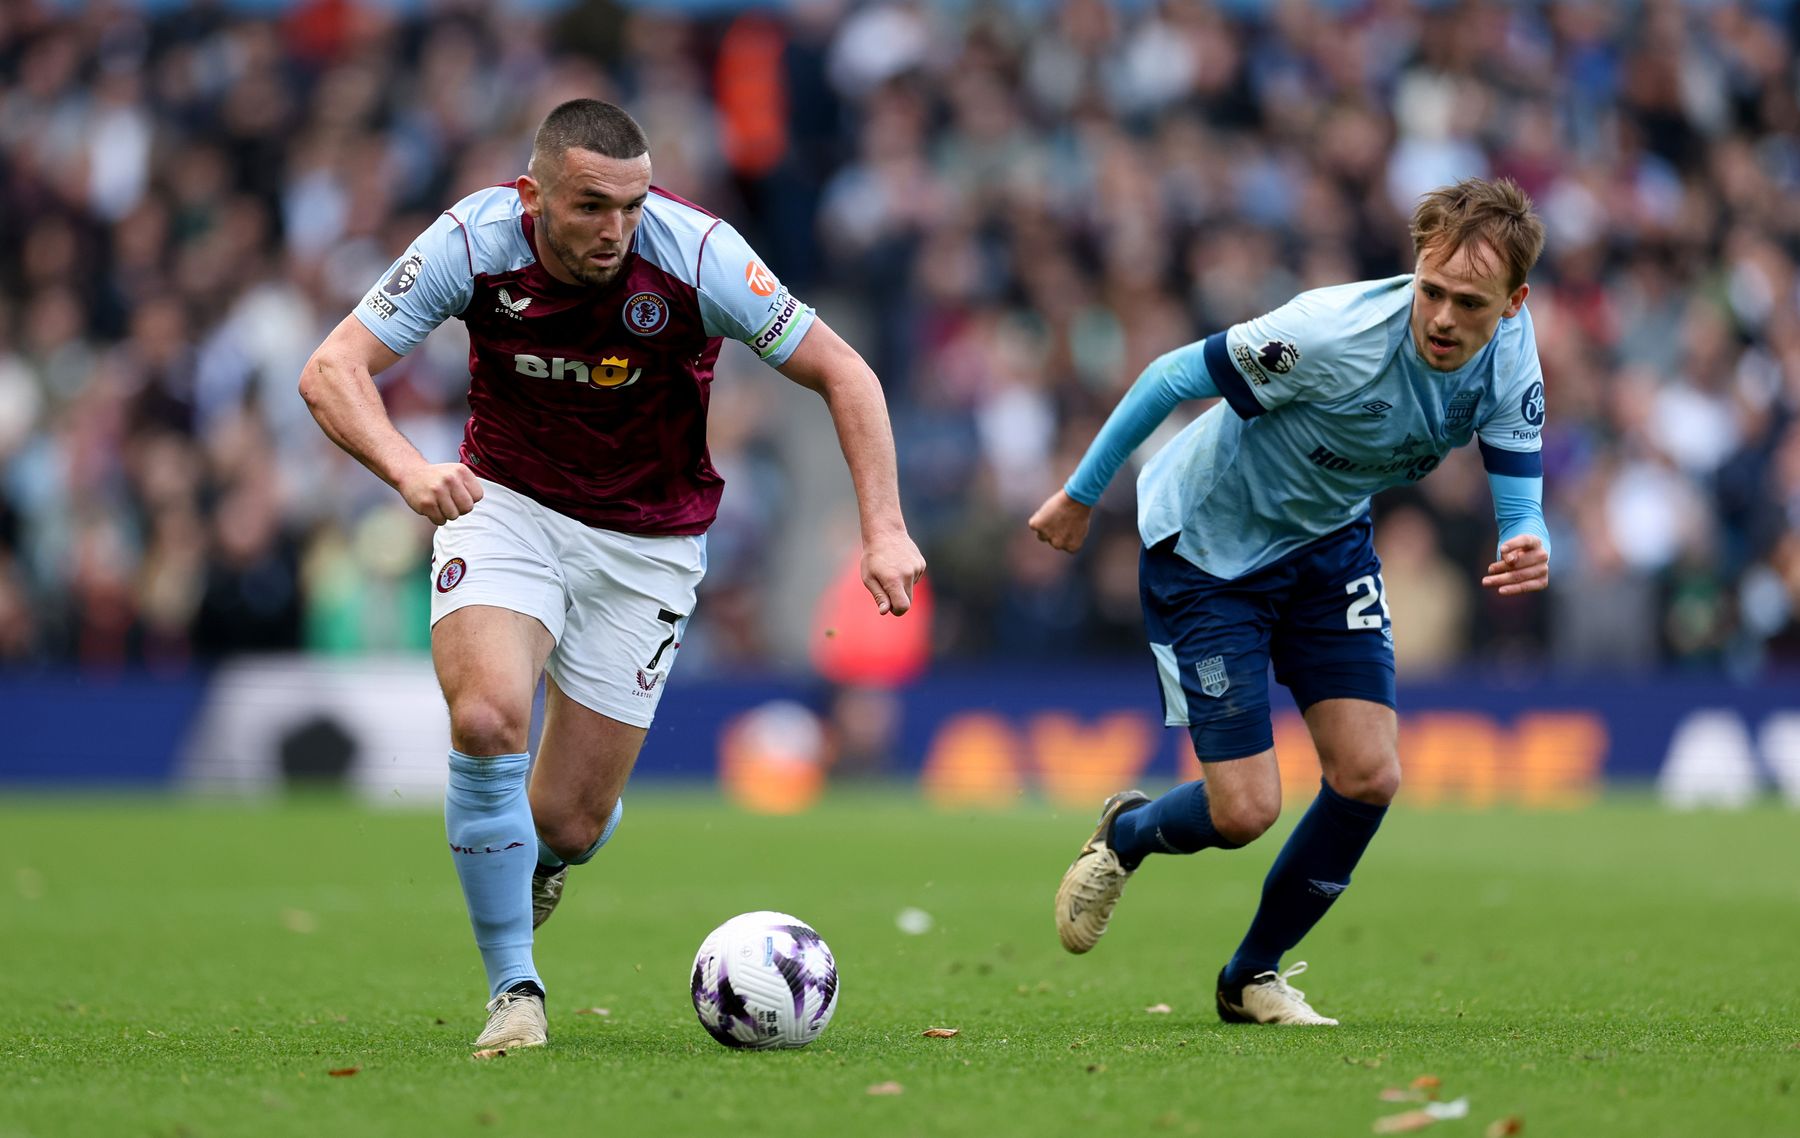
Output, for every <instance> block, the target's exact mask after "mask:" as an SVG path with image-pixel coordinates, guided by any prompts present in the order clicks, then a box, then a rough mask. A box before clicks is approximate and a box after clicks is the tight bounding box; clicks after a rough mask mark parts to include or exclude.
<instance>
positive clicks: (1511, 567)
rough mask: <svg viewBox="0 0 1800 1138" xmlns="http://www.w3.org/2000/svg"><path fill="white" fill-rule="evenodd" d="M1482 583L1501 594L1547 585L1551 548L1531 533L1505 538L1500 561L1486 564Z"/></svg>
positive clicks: (1534, 589) (1536, 589) (1548, 583)
mask: <svg viewBox="0 0 1800 1138" xmlns="http://www.w3.org/2000/svg"><path fill="white" fill-rule="evenodd" d="M1481 585H1482V588H1485V589H1493V590H1495V591H1496V592H1498V593H1499V594H1500V595H1501V596H1503V597H1510V596H1515V595H1517V594H1519V593H1535V592H1537V591H1538V590H1540V589H1547V588H1549V587H1550V551H1549V550H1548V549H1545V548H1544V540H1543V538H1540V537H1539V536H1538V535H1536V534H1534V533H1522V534H1520V535H1519V536H1517V537H1513V538H1508V539H1507V541H1506V544H1504V545H1502V546H1501V547H1500V560H1498V561H1496V562H1494V563H1493V564H1492V565H1489V566H1488V568H1487V576H1485V577H1483V578H1482V579H1481Z"/></svg>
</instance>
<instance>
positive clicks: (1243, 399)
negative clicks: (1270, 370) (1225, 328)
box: [1204, 332, 1268, 419]
mask: <svg viewBox="0 0 1800 1138" xmlns="http://www.w3.org/2000/svg"><path fill="white" fill-rule="evenodd" d="M1204 358H1205V360H1206V373H1207V374H1208V375H1210V376H1211V377H1212V381H1213V383H1215V384H1217V385H1218V388H1219V394H1220V395H1223V396H1224V397H1225V402H1227V403H1229V404H1231V409H1232V410H1233V411H1236V412H1237V414H1238V418H1240V419H1254V418H1256V417H1257V416H1258V415H1261V414H1263V413H1264V412H1266V411H1267V410H1268V408H1267V407H1264V406H1263V405H1262V404H1261V403H1259V402H1257V400H1256V396H1254V395H1252V394H1251V393H1250V385H1249V384H1248V383H1245V382H1244V377H1243V375H1241V374H1240V373H1239V372H1238V369H1237V368H1235V367H1232V366H1231V355H1230V353H1229V352H1227V351H1226V350H1225V333H1224V332H1214V333H1213V334H1212V335H1210V336H1208V337H1207V338H1206V348H1205V350H1204Z"/></svg>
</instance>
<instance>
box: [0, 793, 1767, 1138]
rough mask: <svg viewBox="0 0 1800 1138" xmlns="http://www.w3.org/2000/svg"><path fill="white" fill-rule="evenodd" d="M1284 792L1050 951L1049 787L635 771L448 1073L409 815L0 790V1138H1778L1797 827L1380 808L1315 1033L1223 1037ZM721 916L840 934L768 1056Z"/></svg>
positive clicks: (421, 867) (450, 918) (452, 1046)
mask: <svg viewBox="0 0 1800 1138" xmlns="http://www.w3.org/2000/svg"><path fill="white" fill-rule="evenodd" d="M1295 805H1296V804H1290V809H1289V811H1288V816H1287V817H1286V818H1284V820H1283V823H1282V826H1281V827H1280V828H1278V830H1277V831H1276V832H1275V833H1272V834H1271V835H1270V836H1269V837H1268V838H1266V839H1265V840H1264V841H1262V842H1259V843H1258V844H1257V845H1256V846H1254V847H1252V848H1251V849H1249V850H1246V851H1242V852H1237V853H1231V854H1225V853H1220V852H1212V853H1206V854H1202V855H1200V856H1198V857H1194V858H1183V859H1176V858H1155V859H1152V861H1151V862H1150V863H1149V865H1148V866H1147V868H1146V870H1145V871H1144V872H1143V873H1142V874H1140V875H1139V876H1138V878H1137V879H1136V880H1134V881H1133V883H1132V886H1131V890H1130V892H1129V893H1128V894H1127V895H1126V897H1125V900H1124V902H1123V904H1122V905H1121V906H1120V909H1119V913H1118V916H1117V917H1116V919H1115V921H1114V924H1113V928H1112V931H1111V932H1110V933H1109V934H1108V936H1107V938H1106V940H1105V941H1104V942H1103V943H1102V944H1101V945H1100V947H1099V948H1098V949H1096V950H1095V952H1094V953H1092V954H1091V955H1089V956H1087V957H1079V958H1078V957H1071V956H1067V955H1065V954H1064V953H1063V952H1062V950H1061V948H1060V947H1059V946H1058V944H1057V940H1056V935H1055V932H1054V929H1053V926H1052V923H1051V913H1050V898H1051V895H1052V892H1053V890H1054V888H1055V885H1056V882H1057V879H1058V877H1059V875H1060V874H1061V871H1062V869H1063V867H1064V866H1065V865H1066V863H1067V861H1068V859H1069V857H1070V856H1071V855H1072V854H1073V852H1074V850H1075V848H1076V847H1077V846H1078V845H1079V843H1080V841H1081V840H1082V838H1083V836H1084V833H1085V831H1086V830H1087V828H1088V827H1089V825H1090V824H1091V819H1090V816H1089V815H1088V814H1087V813H1086V812H1082V813H1079V814H1077V813H1070V812H1062V813H1060V814H1059V813H1057V812H1055V811H1053V810H1051V809H1050V808H1049V807H1045V806H1027V807H1023V808H1020V809H1017V810H1014V811H1009V812H1006V813H1000V814H995V815H992V816H976V815H964V814H957V815H950V814H940V813H934V812H931V811H929V810H927V809H926V808H924V807H923V806H922V805H920V803H919V802H918V800H917V799H916V798H914V797H913V796H912V794H911V792H910V791H902V790H896V791H894V792H892V793H891V794H887V795H876V794H872V793H871V794H868V795H860V796H852V797H846V798H836V799H832V800H830V801H828V802H827V804H826V805H824V806H822V807H821V808H820V809H818V810H816V811H814V812H813V813H810V814H808V815H804V816H801V817H794V818H758V817H752V816H747V815H744V814H741V813H738V812H736V811H734V810H732V809H730V808H729V807H727V806H725V805H723V804H722V803H721V802H719V801H718V800H717V799H715V798H713V797H712V796H710V795H708V794H700V793H679V792H671V791H660V792H658V791H655V790H645V791H642V792H635V793H634V794H633V795H631V800H630V803H629V809H628V811H627V814H626V819H625V823H624V825H623V827H622V828H621V830H620V832H619V836H618V838H617V839H616V840H615V842H614V843H613V844H612V845H611V846H610V847H609V848H608V849H607V850H606V851H605V852H604V853H603V854H602V855H601V856H600V857H599V858H598V859H597V860H596V861H595V862H594V864H593V865H591V866H589V867H587V868H585V869H582V870H579V871H577V872H576V874H575V875H574V877H573V878H572V880H571V883H570V887H569V893H568V895H567V898H566V900H565V903H564V906H563V909H562V910H561V911H560V912H559V913H558V914H557V915H556V918H555V919H554V920H553V921H551V922H550V924H548V925H547V926H545V928H544V930H543V932H542V935H541V936H540V938H539V944H538V961H539V965H540V967H541V968H542V969H543V970H544V973H545V977H546V979H547V981H548V983H549V986H550V1012H551V1044H550V1046H549V1047H547V1048H543V1049H541V1050H537V1051H527V1052H522V1053H515V1054H513V1055H509V1056H507V1057H505V1058H503V1059H498V1060H492V1061H485V1062H479V1061H475V1060H473V1059H472V1058H471V1057H470V1047H469V1041H470V1040H471V1039H472V1038H473V1037H474V1035H475V1033H476V1031H477V1030H478V1029H479V1028H480V1025H481V1020H482V1016H481V1006H480V1005H481V1002H482V997H483V985H482V980H481V975H480V968H479V961H478V958H477V956H476V953H475V949H474V946H473V944H472V943H471V941H470V937H469V931H468V926H467V923H466V920H465V918H464V915H463V911H462V906H461V901H460V897H459V895H458V893H457V890H456V884H455V880H454V876H453V873H452V869H451V866H450V862H449V856H448V854H447V853H446V852H445V849H444V840H443V830H442V823H441V819H439V818H438V817H437V816H435V815H433V814H431V813H429V812H412V811H381V810H372V809H368V808H363V807H356V806H353V805H350V804H347V803H338V802H326V801H315V802H303V803H297V804H289V805H285V806H242V805H226V804H206V803H191V802H179V801H174V800H166V799H153V800H140V801H124V802H121V801H116V800H114V801H106V802H95V801H81V800H70V799H65V798H46V799H36V798H29V797H16V796H15V797H12V798H10V799H8V800H7V801H6V802H5V803H4V804H0V834H4V853H0V937H3V939H0V944H3V945H4V950H3V952H0V962H3V963H4V967H0V995H3V1000H0V1008H4V1015H3V1017H0V1023H3V1024H4V1025H5V1030H4V1032H3V1034H0V1136H4V1138H15V1136H23V1135H30V1136H49V1135H106V1136H115V1135H150V1136H164V1138H174V1136H195V1138H201V1136H214V1135H255V1136H257V1138H273V1136H276V1135H313V1136H316V1135H325V1136H329V1138H346V1136H350V1135H361V1134H383V1135H413V1134H417V1135H432V1136H437V1135H451V1134H510V1135H531V1136H544V1138H550V1136H556V1135H579V1136H583V1138H587V1136H597V1135H648V1134H654V1135H662V1134H741V1135H755V1134H780V1135H795V1134H844V1133H851V1134H856V1135H859V1136H868V1138H881V1136H886V1135H940V1134H969V1135H982V1136H984V1138H999V1136H1005V1135H1030V1136H1033V1138H1047V1136H1050V1135H1063V1134H1070V1135H1084V1136H1085V1135H1093V1136H1100V1135H1124V1134H1133V1135H1136V1134H1145V1135H1157V1134H1164V1133H1167V1134H1199V1135H1248V1134H1257V1135H1288V1134H1292V1135H1308V1136H1315V1135H1340V1134H1341V1135H1361V1134H1369V1133H1370V1132H1371V1127H1372V1125H1373V1124H1374V1123H1375V1121H1376V1120H1377V1119H1379V1118H1381V1117H1383V1116H1384V1115H1389V1114H1393V1113H1396V1112H1399V1111H1402V1110H1405V1109H1407V1108H1406V1107H1405V1106H1404V1105H1401V1104H1394V1103H1388V1102H1383V1101H1381V1100H1380V1098H1379V1095H1380V1092H1381V1091H1382V1090H1383V1088H1388V1087H1406V1086H1408V1085H1410V1084H1411V1083H1412V1081H1413V1080H1414V1079H1415V1078H1417V1077H1419V1076H1424V1075H1431V1076H1435V1077H1436V1078H1437V1079H1438V1080H1439V1081H1440V1084H1441V1088H1440V1090H1439V1091H1438V1094H1439V1096H1440V1097H1441V1098H1443V1099H1454V1098H1457V1097H1461V1096H1467V1098H1468V1099H1469V1102H1470V1106H1471V1109H1470V1114H1469V1116H1468V1117H1467V1118H1465V1119H1461V1120H1453V1121H1444V1122H1440V1123H1438V1124H1437V1125H1436V1126H1434V1127H1432V1130H1431V1132H1432V1133H1433V1134H1438V1135H1444V1136H1445V1138H1453V1136H1456V1135H1465V1136H1471V1138H1473V1136H1479V1135H1482V1134H1484V1133H1485V1132H1486V1131H1487V1129H1488V1127H1489V1126H1490V1124H1492V1123H1494V1122H1495V1121H1496V1120H1499V1119H1502V1118H1506V1117H1513V1118H1517V1119H1519V1120H1521V1121H1522V1122H1523V1124H1524V1130H1523V1133H1524V1134H1526V1135H1531V1136H1547V1135H1579V1136H1592V1135H1622V1136H1629V1138H1649V1136H1652V1135H1682V1136H1692V1135H1703V1136H1706V1138H1739V1136H1744V1135H1788V1136H1791V1135H1797V1134H1800V1085H1797V1084H1800V815H1796V814H1795V813H1794V812H1792V811H1789V810H1782V809H1778V808H1775V807H1763V808H1760V809H1757V810H1752V811H1749V812H1745V813H1736V814H1705V813H1703V814H1674V813H1668V812H1665V811H1663V810H1661V809H1659V808H1658V807H1656V806H1654V805H1652V804H1651V803H1649V802H1647V801H1644V800H1641V799H1623V800H1620V799H1614V800H1609V801H1607V802H1606V803H1604V804H1602V805H1600V806H1598V807H1596V808H1594V809H1591V810H1588V811H1584V812H1578V813H1557V814H1548V813H1546V814H1523V813H1508V812H1496V813H1480V814H1474V813H1452V812H1438V813H1426V812H1411V811H1406V810H1404V809H1397V810H1396V811H1395V813H1394V814H1393V815H1392V816H1391V817H1390V819H1389V821H1388V824H1387V826H1386V827H1385V828H1384V830H1383V832H1382V834H1381V836H1380V838H1379V839H1378V840H1377V842H1376V844H1375V846H1374V847H1373V849H1372V850H1371V851H1370V854H1369V856H1368V857H1367V859H1366V860H1365V861H1364V863H1363V865H1362V867H1361V868H1360V869H1359V870H1358V872H1357V875H1356V884H1355V885H1354V886H1353V887H1352V888H1351V889H1350V891H1349V892H1348V893H1346V894H1345V896H1344V898H1343V900H1342V901H1340V902H1339V903H1338V906H1337V908H1336V910H1335V911H1334V912H1333V913H1332V914H1331V915H1330V916H1329V917H1327V919H1326V921H1325V923H1324V924H1323V925H1321V926H1320V927H1319V929H1318V930H1316V931H1315V932H1314V934H1313V936H1312V937H1311V938H1310V940H1309V941H1308V942H1307V943H1306V944H1304V945H1302V946H1301V950H1300V952H1299V953H1298V954H1297V955H1298V956H1299V957H1302V958H1304V959H1307V960H1309V961H1310V962H1311V963H1312V971H1311V973H1310V974H1309V975H1307V976H1306V977H1305V978H1304V979H1302V980H1301V981H1300V986H1301V987H1303V988H1305V989H1306V990H1307V992H1308V993H1309V995H1310V996H1311V997H1312V999H1313V1001H1314V1003H1315V1005H1316V1006H1318V1007H1319V1008H1320V1010H1322V1011H1324V1012H1326V1013H1327V1014H1331V1015H1336V1016H1338V1017H1340V1018H1341V1019H1342V1020H1343V1021H1344V1026H1342V1027H1339V1028H1335V1029H1311V1030H1308V1029H1274V1028H1259V1027H1228V1026H1225V1025H1223V1024H1220V1023H1219V1022H1218V1021H1217V1019H1216V1018H1215V1016H1214V1013H1213V1010H1212V1006H1211V1005H1212V981H1213V976H1214V974H1215V972H1216V971H1217V969H1218V967H1219V965H1220V963H1221V962H1222V961H1223V960H1224V958H1225V957H1226V956H1227V955H1228V954H1229V952H1230V950H1231V948H1232V947H1233V945H1234V944H1235V943H1236V940H1237V937H1238V936H1239V934H1240V933H1241V931H1242V929H1243V926H1244V923H1245V921H1246V920H1247V919H1248V916H1249V913H1250V911H1251V909H1252V906H1253V905H1254V902H1255V898H1256V895H1257V890H1258V888H1259V885H1260V882H1261V878H1262V874H1263V873H1264V871H1265V870H1266V868H1267V866H1268V863H1269V861H1270V860H1271V858H1272V857H1273V856H1274V853H1275V849H1276V846H1277V843H1278V842H1279V840H1280V838H1281V836H1282V834H1284V833H1285V829H1286V826H1287V825H1289V824H1291V822H1292V821H1293V819H1294V818H1295V817H1297V815H1298V810H1297V809H1294V808H1293V807H1294V806H1295ZM908 906H917V907H919V908H922V909H924V910H926V911H927V912H929V913H930V914H931V915H932V916H933V917H934V918H935V925H934V927H933V928H932V929H931V930H930V931H929V932H927V933H925V934H923V935H907V934H905V933H902V932H901V931H900V930H899V929H898V928H897V927H896V924H895V916H896V914H897V913H898V912H899V911H900V910H901V909H902V908H905V907H908ZM757 908H776V909H784V910H788V911H790V912H793V913H795V914H797V915H799V916H801V917H802V918H804V919H806V920H809V921H811V922H812V923H813V924H814V925H816V926H817V927H818V928H819V930H820V931H821V932H822V933H823V934H824V936H825V938H826V940H827V941H828V942H829V943H830V944H831V946H832V948H833V950H834V951H835V952H836V954H837V958H838V961H839V965H840V969H841V973H842V980H843V996H842V1001H841V1003H840V1005H839V1008H838V1012H837V1018H836V1020H835V1022H834V1023H833V1024H832V1026H831V1027H830V1029H829V1030H828V1031H827V1032H826V1033H825V1035H824V1037H823V1038H821V1039H820V1040H819V1041H818V1042H817V1043H815V1044H814V1045H813V1046H812V1047H810V1048H808V1049H806V1050H804V1051H798V1052H786V1053H768V1054H756V1053H739V1052H730V1051H727V1050H725V1049H723V1048H721V1047H720V1046H719V1045H717V1044H716V1043H714V1042H713V1041H712V1040H711V1039H710V1038H709V1037H708V1036H707V1035H706V1034H705V1033H704V1032H703V1031H702V1030H701V1028H700V1026H699V1025H698V1023H697V1022H696V1021H695V1019H694V1015H693V1011H692V1008H691V1006H690V1005H689V1002H688V991H687V980H688V970H689V966H690V961H691V960H692V958H693V952H694V950H695V948H696V947H697V946H698V945H699V943H700V940H701V938H702V937H703V936H704V935H705V934H706V932H707V931H708V930H710V929H711V928H712V927H713V926H714V925H716V924H718V923H719V922H720V921H722V920H723V919H725V918H726V917H729V916H732V915H734V914H736V913H738V912H742V911H745V910H749V909H757ZM1161 1004H1166V1005H1168V1007H1169V1008H1170V1011H1168V1012H1167V1013H1160V1014H1159V1013H1152V1012H1149V1011H1147V1010H1146V1009H1147V1008H1150V1007H1152V1006H1155V1005H1161ZM594 1007H604V1008H607V1009H609V1011H610V1014H609V1015H607V1016H604V1017H603V1016H599V1015H591V1014H590V1015H578V1014H576V1012H577V1009H583V1008H594ZM928 1027H954V1028H958V1029H960V1034H958V1035H957V1036H956V1037H955V1038H952V1039H927V1038H922V1037H921V1036H920V1032H921V1031H923V1030H924V1029H926V1028H928ZM345 1068H356V1073H355V1074H353V1075H348V1076H337V1077H334V1076H332V1075H331V1074H330V1073H329V1072H331V1071H333V1070H342V1069H345ZM890 1082H892V1083H898V1084H899V1085H900V1087H901V1088H902V1090H901V1093H899V1094H889V1095H871V1094H870V1093H869V1088H870V1087H871V1086H873V1085H877V1084H883V1083H890Z"/></svg>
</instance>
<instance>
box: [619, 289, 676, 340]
mask: <svg viewBox="0 0 1800 1138" xmlns="http://www.w3.org/2000/svg"><path fill="white" fill-rule="evenodd" d="M668 322H669V302H668V301H666V300H664V299H663V298H662V297H660V296H658V295H657V294H656V293H653V292H634V293H632V294H631V296H630V297H629V298H628V299H627V300H626V301H625V327H627V328H629V329H631V330H632V331H633V332H636V333H637V334H638V335H640V336H654V335H656V334H657V333H658V332H660V331H662V330H663V325H665V324H667V323H668Z"/></svg>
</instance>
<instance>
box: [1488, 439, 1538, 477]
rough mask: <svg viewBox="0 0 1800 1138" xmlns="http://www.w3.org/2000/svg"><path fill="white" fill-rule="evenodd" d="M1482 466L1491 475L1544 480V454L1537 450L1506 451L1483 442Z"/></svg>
mask: <svg viewBox="0 0 1800 1138" xmlns="http://www.w3.org/2000/svg"><path fill="white" fill-rule="evenodd" d="M1481 465H1482V466H1484V467H1486V468H1487V472H1488V473H1489V474H1505V475H1508V476H1510V477H1513V478H1542V477H1543V476H1544V454H1543V452H1542V451H1536V450H1504V449H1502V448H1500V447H1497V446H1489V445H1488V443H1487V440H1486V439H1483V440H1481Z"/></svg>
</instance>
